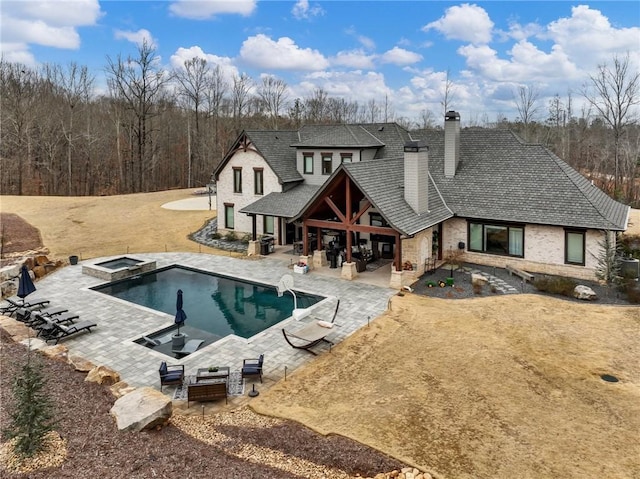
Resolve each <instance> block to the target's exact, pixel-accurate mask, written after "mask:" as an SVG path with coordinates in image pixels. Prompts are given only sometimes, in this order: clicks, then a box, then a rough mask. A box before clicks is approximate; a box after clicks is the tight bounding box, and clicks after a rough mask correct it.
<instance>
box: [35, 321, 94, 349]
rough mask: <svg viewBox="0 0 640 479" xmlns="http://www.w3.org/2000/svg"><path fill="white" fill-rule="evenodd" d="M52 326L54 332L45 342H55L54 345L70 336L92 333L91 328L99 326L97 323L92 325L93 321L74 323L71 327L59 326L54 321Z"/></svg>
mask: <svg viewBox="0 0 640 479" xmlns="http://www.w3.org/2000/svg"><path fill="white" fill-rule="evenodd" d="M51 324H52V325H53V331H52V332H51V334H50V335H49V336H48V337H47V339H46V340H45V341H46V342H49V341H53V342H54V343H53V344H58V342H59V341H60V340H61V339H66V338H68V337H69V336H74V335H76V334H79V333H86V332H89V333H90V332H91V328H95V327H97V326H98V325H97V324H96V323H92V322H91V321H81V322H79V323H73V324H71V325H70V326H65V325H64V324H58V323H56V322H54V321H52V322H51Z"/></svg>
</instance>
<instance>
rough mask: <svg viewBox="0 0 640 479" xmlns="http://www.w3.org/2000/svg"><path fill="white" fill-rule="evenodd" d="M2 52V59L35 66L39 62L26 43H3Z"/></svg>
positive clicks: (0, 47)
mask: <svg viewBox="0 0 640 479" xmlns="http://www.w3.org/2000/svg"><path fill="white" fill-rule="evenodd" d="M0 52H2V59H3V60H4V61H6V62H9V63H22V64H23V65H27V66H35V65H36V63H37V62H36V59H35V57H34V56H33V54H32V53H31V52H30V51H29V45H27V44H26V43H1V44H0Z"/></svg>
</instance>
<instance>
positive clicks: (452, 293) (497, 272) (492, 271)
mask: <svg viewBox="0 0 640 479" xmlns="http://www.w3.org/2000/svg"><path fill="white" fill-rule="evenodd" d="M463 266H464V267H465V268H471V269H474V270H478V271H482V272H484V273H487V274H489V275H491V276H495V277H497V278H499V279H501V280H502V281H504V282H506V283H507V284H509V285H510V286H512V287H514V288H515V289H517V290H518V293H524V294H540V295H544V296H549V297H553V298H558V299H564V300H567V301H573V302H579V303H585V302H586V301H585V300H582V299H576V298H574V297H569V296H561V295H555V294H549V293H545V292H541V291H539V290H538V289H536V287H535V286H534V285H533V284H531V283H529V282H523V281H522V280H521V279H520V277H518V276H512V275H510V274H509V272H508V271H507V270H506V269H504V268H493V267H491V266H483V265H477V264H469V263H465V264H464V265H463ZM448 277H453V279H454V286H445V287H443V288H441V287H439V286H435V287H429V286H428V285H427V282H433V283H435V284H436V285H437V284H438V283H439V282H440V281H445V282H446V279H447V278H448ZM575 281H576V282H577V283H578V284H581V285H584V286H588V287H590V288H591V289H592V290H593V291H594V292H595V293H596V294H597V296H598V299H597V300H595V301H593V302H594V303H596V304H617V305H627V306H628V305H631V303H630V302H629V301H628V300H627V297H626V295H624V294H622V293H620V292H619V291H617V290H616V288H615V286H614V287H611V288H608V287H606V286H603V285H601V284H599V283H597V282H595V281H586V280H575ZM411 287H412V289H413V293H414V294H419V295H423V296H430V297H433V298H443V299H466V298H478V297H486V296H496V295H502V294H504V293H500V292H497V291H496V292H494V291H492V290H491V288H490V287H489V286H488V285H487V286H484V287H483V288H482V290H481V291H480V293H479V294H478V293H476V292H475V291H474V289H473V285H472V284H471V275H470V274H468V273H465V272H463V271H461V270H454V271H453V274H452V273H451V270H450V268H448V267H447V266H446V265H445V266H443V267H441V268H438V269H436V270H435V272H432V273H425V274H424V275H422V276H421V277H420V279H419V280H418V281H416V282H415V283H414V284H412V285H411Z"/></svg>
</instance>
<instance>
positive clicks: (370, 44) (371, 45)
mask: <svg viewBox="0 0 640 479" xmlns="http://www.w3.org/2000/svg"><path fill="white" fill-rule="evenodd" d="M345 33H346V34H347V35H350V36H352V37H354V38H355V39H356V40H357V41H358V43H360V45H362V46H363V47H364V48H366V49H367V50H374V49H375V48H376V42H374V41H373V40H372V39H371V38H369V37H366V36H364V35H360V34H359V33H358V32H357V31H356V29H355V27H353V26H351V27H349V28H347V29H346V30H345Z"/></svg>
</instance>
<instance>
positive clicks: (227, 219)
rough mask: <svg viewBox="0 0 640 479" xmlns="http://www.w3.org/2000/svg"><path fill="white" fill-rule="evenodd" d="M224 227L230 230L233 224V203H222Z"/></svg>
mask: <svg viewBox="0 0 640 479" xmlns="http://www.w3.org/2000/svg"><path fill="white" fill-rule="evenodd" d="M224 227H225V228H227V229H228V230H232V229H233V228H234V227H235V226H234V222H233V204H231V203H225V204H224Z"/></svg>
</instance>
